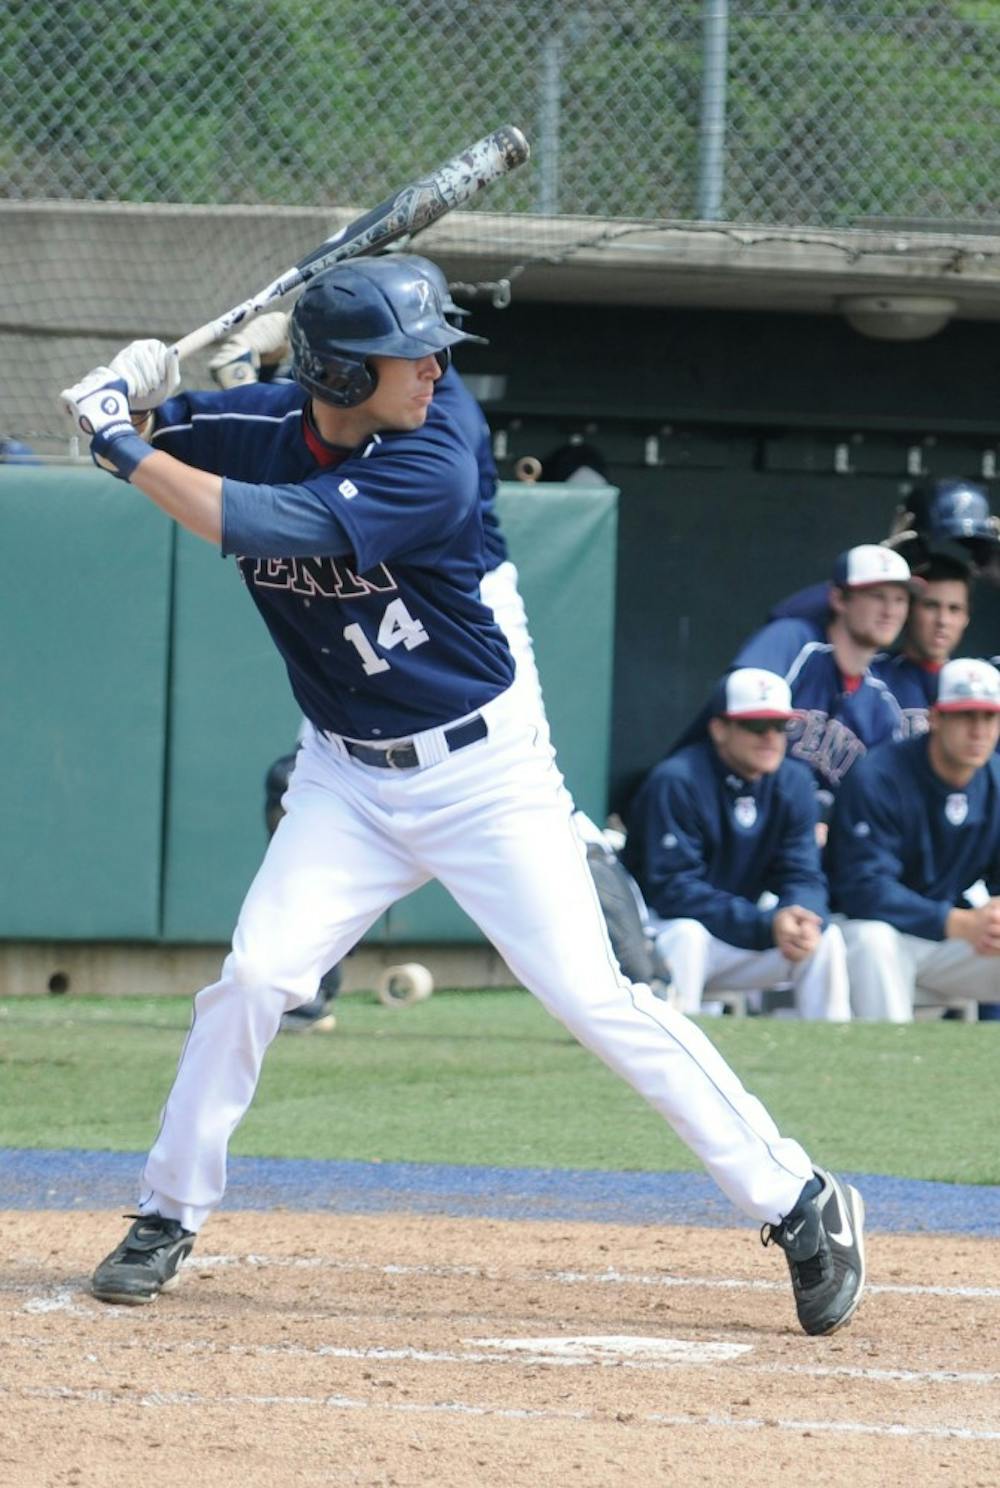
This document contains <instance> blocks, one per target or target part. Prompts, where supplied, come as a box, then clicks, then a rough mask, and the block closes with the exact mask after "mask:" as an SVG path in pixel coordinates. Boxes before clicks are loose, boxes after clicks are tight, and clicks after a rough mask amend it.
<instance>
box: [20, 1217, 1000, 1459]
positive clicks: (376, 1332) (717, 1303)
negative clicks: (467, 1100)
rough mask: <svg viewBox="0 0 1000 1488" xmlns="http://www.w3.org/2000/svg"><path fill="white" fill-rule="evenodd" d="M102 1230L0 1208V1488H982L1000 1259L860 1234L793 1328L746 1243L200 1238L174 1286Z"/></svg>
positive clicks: (996, 1440) (633, 1236)
mask: <svg viewBox="0 0 1000 1488" xmlns="http://www.w3.org/2000/svg"><path fill="white" fill-rule="evenodd" d="M124 1223H125V1222H124V1221H123V1220H122V1219H121V1218H120V1217H119V1216H118V1215H116V1214H96V1213H90V1214H80V1213H68V1212H44V1213H23V1212H7V1213H4V1214H0V1241H2V1246H3V1255H4V1261H3V1266H2V1270H0V1310H2V1321H0V1483H2V1484H3V1485H4V1488H56V1485H59V1488H119V1485H128V1488H161V1485H162V1488H167V1485H170V1488H216V1485H222V1484H226V1485H229V1484H236V1485H240V1488H244V1485H245V1488H286V1485H287V1488H310V1485H313V1484H359V1485H366V1488H367V1485H372V1488H374V1485H380V1488H381V1485H399V1488H411V1485H412V1488H425V1485H434V1488H480V1485H483V1488H495V1485H499V1488H536V1485H537V1488H547V1485H550V1484H551V1485H557V1484H558V1485H559V1488H565V1485H567V1484H568V1485H585V1488H606V1485H617V1484H629V1485H630V1488H631V1485H635V1488H638V1485H647V1484H678V1485H685V1488H686V1485H688V1484H708V1485H712V1488H716V1485H720V1488H721V1485H725V1488H742V1485H744V1484H746V1485H751V1484H752V1485H755V1488H756V1485H761V1484H764V1483H767V1482H770V1481H773V1480H776V1479H778V1480H780V1481H782V1482H787V1483H795V1484H799V1483H801V1484H804V1485H808V1488H817V1485H825V1484H831V1485H832V1484H836V1485H838V1488H839V1485H843V1488H867V1485H876V1484H877V1485H879V1488H894V1485H897V1484H899V1485H906V1488H928V1485H937V1484H941V1485H945V1484H947V1485H949V1488H996V1485H997V1484H998V1483H1000V1349H998V1344H997V1339H998V1337H1000V1242H998V1241H996V1240H991V1239H970V1238H953V1237H947V1236H940V1235H935V1236H933V1237H912V1236H907V1237H900V1236H898V1235H886V1236H879V1235H875V1236H874V1237H873V1238H872V1240H871V1243H870V1253H869V1263H870V1266H869V1293H868V1295H867V1297H866V1299H865V1302H864V1303H863V1305H862V1307H861V1310H860V1311H859V1313H858V1315H857V1317H856V1318H855V1320H854V1322H853V1323H852V1324H851V1326H850V1327H849V1328H846V1329H844V1330H843V1331H842V1332H841V1333H838V1334H836V1335H834V1336H833V1337H831V1338H827V1339H810V1338H807V1337H805V1336H804V1335H803V1334H802V1333H800V1332H799V1331H798V1328H797V1325H796V1322H795V1316H794V1309H793V1305H792V1299H791V1291H790V1288H789V1285H788V1281H787V1272H786V1269H785V1263H784V1258H783V1257H782V1255H781V1254H780V1252H778V1251H776V1250H774V1249H770V1250H767V1251H765V1250H763V1249H762V1248H761V1246H760V1244H759V1241H758V1239H757V1235H756V1233H755V1232H754V1231H753V1230H752V1229H745V1230H717V1229H713V1230H699V1229H693V1228H685V1227H671V1228H662V1229H651V1228H636V1227H631V1226H629V1227H622V1226H613V1225H595V1224H579V1223H575V1224H565V1223H536V1222H524V1221H519V1222H501V1221H494V1220H483V1219H473V1220H468V1219H449V1218H415V1217H413V1216H412V1215H380V1216H378V1217H351V1216H342V1215H322V1216H320V1215H303V1214H300V1213H290V1212H273V1211H272V1212H269V1213H266V1214H253V1213H245V1212H244V1213H231V1214H220V1215H217V1216H216V1217H215V1218H213V1219H212V1221H211V1222H210V1224H209V1225H208V1226H207V1227H206V1229H205V1230H204V1231H203V1233H202V1235H201V1237H200V1239H199V1242H198V1245H197V1247H196V1250H195V1252H194V1255H193V1256H192V1258H191V1261H190V1262H189V1263H188V1265H187V1266H186V1267H185V1269H184V1272H183V1275H182V1279H181V1283H180V1285H179V1287H178V1288H177V1290H176V1291H174V1292H173V1293H171V1294H169V1295H167V1296H163V1297H161V1298H159V1299H158V1300H157V1301H156V1302H155V1303H154V1304H152V1305H151V1306H147V1307H132V1308H128V1307H109V1306H106V1305H103V1304H101V1303H99V1302H96V1301H95V1300H94V1299H93V1298H92V1297H91V1296H90V1295H89V1292H88V1289H87V1281H88V1277H89V1274H90V1272H91V1270H92V1269H93V1266H94V1265H95V1263H96V1262H97V1261H98V1260H99V1259H100V1258H101V1256H102V1255H104V1254H105V1253H106V1252H107V1251H108V1250H110V1249H111V1248H112V1246H113V1245H114V1244H116V1243H117V1241H118V1240H119V1239H120V1237H121V1234H122V1233H123V1228H124Z"/></svg>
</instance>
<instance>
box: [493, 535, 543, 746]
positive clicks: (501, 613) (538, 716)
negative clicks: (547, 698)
mask: <svg viewBox="0 0 1000 1488" xmlns="http://www.w3.org/2000/svg"><path fill="white" fill-rule="evenodd" d="M517 577H518V576H517V568H516V567H515V565H514V564H513V563H511V562H510V560H509V559H507V560H506V562H504V563H501V564H499V566H498V567H497V568H491V569H489V570H488V571H487V572H486V573H484V574H483V577H482V580H481V581H480V584H479V597H480V599H481V600H482V602H483V604H484V605H488V606H489V607H490V609H491V610H492V611H493V618H494V620H495V621H496V622H497V624H498V625H499V627H500V629H501V630H502V631H503V633H504V635H505V636H506V638H507V645H508V646H509V647H510V654H511V655H512V656H513V658H514V667H515V675H516V679H517V680H516V684H515V685H516V686H517V687H519V688H520V689H521V692H522V696H523V701H524V705H525V707H526V708H528V709H529V710H530V711H531V713H532V716H533V717H534V719H535V722H536V724H537V725H538V727H539V728H540V729H542V730H543V731H544V734H545V737H546V738H548V733H549V721H548V718H547V717H546V714H545V702H544V699H543V697H542V683H541V679H540V678H539V675H538V664H537V662H536V661H535V647H534V645H533V643H532V640H531V632H530V630H529V629H528V615H527V612H526V610H525V608H524V600H523V599H522V598H521V591H520V589H519V588H518V586H517Z"/></svg>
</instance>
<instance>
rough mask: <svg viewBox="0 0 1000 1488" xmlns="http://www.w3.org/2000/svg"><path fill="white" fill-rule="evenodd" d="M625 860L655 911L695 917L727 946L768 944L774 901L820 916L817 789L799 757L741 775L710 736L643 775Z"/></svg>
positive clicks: (823, 897) (822, 891)
mask: <svg viewBox="0 0 1000 1488" xmlns="http://www.w3.org/2000/svg"><path fill="white" fill-rule="evenodd" d="M629 823H630V824H629V835H628V841H627V842H626V845H625V853H624V857H625V864H626V866H627V867H628V868H629V869H630V871H631V873H632V875H633V877H634V878H635V879H636V880H637V881H638V883H639V886H640V888H641V889H642V892H643V894H644V895H645V898H646V902H647V904H648V905H649V907H650V908H651V909H652V910H653V911H654V913H655V914H657V915H659V916H660V917H661V918H662V919H682V918H683V919H695V920H700V921H701V923H702V924H703V925H704V926H705V928H706V929H707V930H709V931H710V932H711V934H712V935H714V936H716V938H717V939H719V940H724V941H726V942H727V943H728V944H729V945H734V946H741V947H743V948H744V949H746V950H753V951H763V950H769V949H770V948H771V947H772V946H773V945H774V936H773V933H772V922H773V920H774V913H775V909H774V908H772V909H760V908H758V905H757V900H758V899H759V898H760V896H761V894H762V893H763V892H764V891H765V890H766V889H767V890H770V891H771V892H772V893H774V894H776V895H777V896H778V904H777V905H776V906H775V908H780V907H782V906H783V905H786V904H800V905H801V906H802V907H803V908H804V909H812V910H815V912H816V913H817V914H818V915H821V916H822V917H823V919H824V920H825V919H826V917H827V913H828V904H827V890H826V880H825V878H824V876H823V872H822V869H821V868H820V861H819V849H818V848H817V846H816V833H815V826H816V793H815V790H814V788H813V782H812V776H811V774H810V772H809V770H808V769H807V768H806V766H805V765H800V764H799V763H797V761H795V760H790V759H786V760H784V761H783V762H782V764H781V766H780V767H779V769H778V770H777V771H776V772H775V773H774V774H773V775H764V776H762V777H761V778H760V779H759V780H755V781H753V782H748V781H746V780H742V779H740V777H739V776H738V775H734V774H732V773H731V772H730V771H728V770H727V769H726V766H725V765H724V764H723V762H722V760H721V759H720V757H719V755H718V753H717V752H716V749H715V746H714V744H712V743H711V741H706V742H703V743H696V744H690V745H688V746H687V747H686V748H684V749H681V750H679V751H678V752H677V753H676V754H673V755H671V756H670V758H669V759H666V760H663V761H661V762H660V764H658V765H657V766H656V768H655V769H654V770H652V771H651V773H650V774H649V775H648V776H647V777H646V780H645V781H644V783H643V785H642V787H641V788H640V790H639V793H638V795H637V796H636V799H635V802H634V803H633V806H632V809H631V812H630V816H629Z"/></svg>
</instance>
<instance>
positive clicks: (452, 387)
mask: <svg viewBox="0 0 1000 1488" xmlns="http://www.w3.org/2000/svg"><path fill="white" fill-rule="evenodd" d="M409 258H410V263H411V264H412V265H413V267H414V268H416V269H418V270H419V271H420V272H421V273H422V274H423V275H424V277H425V278H427V279H428V280H430V282H431V284H432V285H433V286H434V289H435V290H436V291H437V294H438V297H439V299H440V301H441V305H442V308H443V310H444V314H445V319H446V320H447V321H448V322H449V324H451V325H457V326H458V327H459V329H461V323H462V320H463V318H464V317H465V316H466V315H468V313H469V312H468V311H467V310H466V309H465V307H464V306H462V305H458V304H456V302H455V301H454V299H453V298H452V294H451V288H450V286H449V284H448V280H447V278H446V277H445V274H444V272H443V270H442V269H441V268H440V266H439V265H438V264H436V263H434V262H433V260H432V259H429V258H425V257H423V256H422V255H418V254H410V255H409ZM290 355H291V343H290V340H289V329H288V315H287V314H286V313H285V312H283V311H272V312H271V313H270V314H268V315H262V316H260V317H259V318H258V319H257V320H253V321H250V322H249V323H248V324H247V325H245V326H242V327H240V329H239V330H237V331H236V332H234V334H233V335H232V336H230V337H228V338H227V339H226V340H225V341H224V342H223V343H222V344H221V345H220V346H219V347H218V349H217V350H216V351H215V353H214V354H213V356H212V357H211V359H210V361H209V364H208V368H209V372H210V373H211V375H212V378H213V379H214V381H215V382H216V383H217V384H218V386H219V387H223V388H231V387H238V386H246V385H247V384H248V383H252V382H257V381H258V380H261V381H271V380H273V378H274V377H275V376H278V375H280V374H281V373H282V372H283V369H284V368H285V367H286V365H287V361H288V358H289V356H290ZM434 397H435V400H436V402H437V405H438V407H439V408H442V409H447V410H449V411H450V412H451V413H452V415H453V417H454V419H455V420H456V422H457V423H458V425H459V427H460V428H461V430H462V433H463V435H464V437H465V440H466V442H467V444H468V445H469V447H470V448H471V449H472V451H473V453H474V454H475V457H476V466H477V470H478V477H479V503H480V512H481V514H482V519H483V539H484V543H483V561H484V564H485V572H484V573H483V577H482V580H481V582H480V585H479V594H480V598H481V599H482V601H483V603H484V604H485V605H487V606H488V608H489V609H491V610H492V611H493V617H494V619H495V620H496V622H497V624H498V625H499V626H500V629H501V630H502V631H503V633H504V636H505V637H506V640H507V644H508V646H509V647H510V652H511V655H512V657H513V658H514V677H515V682H516V684H517V686H518V687H520V688H521V691H522V694H523V698H524V702H525V705H526V706H527V707H528V708H529V710H530V711H531V714H532V716H533V718H534V720H535V723H536V726H537V727H538V728H539V729H540V730H541V731H542V732H543V733H544V734H545V735H548V732H549V721H548V716H547V714H546V711H545V702H544V699H543V696H542V684H541V681H540V679H539V675H538V666H537V663H536V661H535V648H534V644H533V642H532V639H531V632H530V630H529V628H528V616H527V613H526V611H525V607H524V600H523V598H522V596H521V591H520V588H519V586H518V572H517V568H516V566H515V565H514V563H513V562H512V561H511V558H510V553H509V550H508V547H507V541H506V538H505V537H504V534H503V529H502V528H501V526H500V519H499V517H498V515H497V510H496V498H497V489H498V487H499V484H500V477H499V473H498V471H497V466H496V461H495V459H494V457H493V438H492V435H491V433H490V428H489V424H488V423H487V421H486V416H485V414H484V413H483V411H482V409H481V408H480V406H479V404H478V403H477V402H476V400H475V398H474V397H473V396H472V394H471V393H470V392H469V390H468V388H467V387H466V385H465V383H464V382H463V381H462V378H461V376H460V374H459V372H458V370H457V368H456V367H455V366H454V364H452V365H450V366H448V367H447V369H446V370H445V371H444V372H443V373H442V375H441V377H440V379H439V380H438V382H437V384H436V385H435V389H434ZM552 478H553V479H561V478H562V476H561V474H560V475H553V477H552ZM302 732H304V730H303V731H301V732H300V739H301V737H302ZM293 764H294V755H285V756H282V758H281V759H280V760H276V761H275V762H274V764H273V765H272V766H271V768H270V770H269V772H268V778H267V786H266V791H267V807H266V810H267V812H268V813H269V814H270V815H271V818H272V823H276V820H277V813H275V811H274V805H275V799H274V798H275V796H277V798H278V800H280V797H281V796H282V795H283V794H284V790H285V787H286V785H287V777H288V775H289V774H290V771H291V767H292V765H293ZM279 785H280V789H278V787H279ZM279 811H280V808H279ZM573 821H574V825H575V826H576V828H577V830H578V831H579V832H580V834H581V836H582V837H583V839H584V841H585V842H586V843H587V844H588V860H589V862H590V865H591V872H592V873H593V875H594V881H595V884H596V885H597V889H598V894H599V896H600V898H601V904H602V907H603V908H604V910H605V918H606V920H607V922H608V931H609V934H610V935H611V939H612V944H613V946H614V949H615V954H616V955H617V957H618V960H619V963H620V964H622V965H623V966H625V969H626V970H630V969H631V968H633V967H635V966H642V968H643V971H644V976H643V980H647V981H652V979H653V978H657V977H658V976H659V972H660V971H661V970H662V968H657V966H656V965H655V964H654V962H653V960H652V958H651V956H650V952H649V947H648V944H647V941H646V937H645V935H644V934H643V932H642V927H641V925H640V926H639V929H638V933H637V932H636V926H635V918H634V916H633V915H631V914H629V913H628V909H629V904H628V900H627V899H626V900H624V902H623V901H622V899H621V882H620V878H621V875H620V871H618V872H616V870H615V867H614V866H613V865H612V862H611V860H612V859H613V857H614V854H613V853H612V852H611V849H610V847H609V846H608V844H607V842H606V839H605V837H604V834H603V832H602V831H601V830H600V828H599V827H598V826H597V824H596V823H595V822H593V821H591V820H590V818H589V817H588V816H586V814H585V813H584V812H582V811H580V810H579V808H577V810H576V811H575V812H574V816H573ZM272 829H273V825H272ZM625 927H627V929H626V928H625ZM626 962H627V963H628V964H627V965H626V964H625V963H626ZM656 985H659V981H657V983H656ZM339 988H340V978H339V976H338V975H337V968H335V967H334V968H332V969H331V971H329V972H328V973H327V974H326V976H324V978H323V980H322V982H321V983H320V987H319V991H318V993H317V995H316V997H315V998H314V999H313V1000H312V1001H311V1002H307V1003H303V1004H302V1006H301V1007H297V1008H292V1009H290V1011H289V1012H287V1013H285V1015H284V1017H283V1018H282V1020H281V1026H282V1029H283V1030H284V1031H286V1032H290V1033H291V1032H295V1033H298V1032H312V1031H314V1030H315V1031H320V1032H327V1031H329V1030H331V1029H332V1028H333V1026H334V1020H333V1015H332V1013H331V1010H330V1003H331V1002H332V1001H333V1000H334V998H335V997H336V996H337V993H338V991H339Z"/></svg>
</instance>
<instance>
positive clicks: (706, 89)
mask: <svg viewBox="0 0 1000 1488" xmlns="http://www.w3.org/2000/svg"><path fill="white" fill-rule="evenodd" d="M703 25H704V47H703V58H704V65H703V71H702V78H701V119H700V123H699V126H698V202H697V213H698V220H699V221H700V222H716V221H718V219H719V217H721V215H722V192H723V187H724V184H725V146H726V76H727V68H728V31H729V4H728V0H704V7H703Z"/></svg>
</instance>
